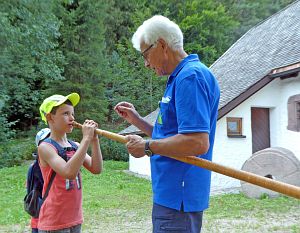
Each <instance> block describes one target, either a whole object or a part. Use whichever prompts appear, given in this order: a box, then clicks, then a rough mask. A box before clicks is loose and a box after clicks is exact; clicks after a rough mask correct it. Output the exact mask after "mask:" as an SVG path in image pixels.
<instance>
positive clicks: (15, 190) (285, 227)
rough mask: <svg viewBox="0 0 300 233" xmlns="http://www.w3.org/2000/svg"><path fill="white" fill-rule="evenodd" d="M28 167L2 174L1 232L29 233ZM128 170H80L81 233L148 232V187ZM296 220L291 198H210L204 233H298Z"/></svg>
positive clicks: (298, 211)
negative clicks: (25, 203)
mask: <svg viewBox="0 0 300 233" xmlns="http://www.w3.org/2000/svg"><path fill="white" fill-rule="evenodd" d="M27 168H28V165H26V164H25V165H22V166H18V167H11V168H3V169H0V177H1V182H0V192H1V195H0V232H29V227H28V222H29V215H27V213H25V211H24V210H23V197H24V195H25V179H26V172H27ZM126 169H128V163H126V162H113V161H105V163H104V172H103V173H102V174H101V175H99V176H95V175H92V174H90V173H88V172H86V171H85V170H84V171H83V185H84V186H83V193H84V194H83V195H84V199H83V210H84V218H85V222H84V225H83V232H100V233H106V232H126V233H131V232H132V233H143V232H145V233H148V232H151V208H152V194H151V183H150V181H148V180H145V179H142V178H138V177H135V176H132V175H129V174H127V173H124V170H126ZM299 219H300V201H299V200H297V199H294V198H288V197H284V196H281V197H279V198H276V199H268V198H267V197H265V198H262V199H249V198H247V197H245V196H244V195H242V194H226V195H218V196H213V197H212V198H211V203H210V208H209V209H208V210H207V211H206V212H205V215H204V222H203V231H202V232H204V233H208V232H243V233H246V232H259V233H263V232H278V233H279V232H280V233H282V232H291V233H299V232H300V224H299V223H300V220H299Z"/></svg>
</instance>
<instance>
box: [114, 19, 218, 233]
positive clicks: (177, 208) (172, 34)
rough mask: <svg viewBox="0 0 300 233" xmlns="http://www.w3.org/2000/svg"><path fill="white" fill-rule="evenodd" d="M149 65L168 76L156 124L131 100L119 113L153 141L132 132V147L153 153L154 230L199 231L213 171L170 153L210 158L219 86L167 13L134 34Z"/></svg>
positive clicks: (135, 153)
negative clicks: (189, 49) (188, 50)
mask: <svg viewBox="0 0 300 233" xmlns="http://www.w3.org/2000/svg"><path fill="white" fill-rule="evenodd" d="M132 43H133V46H134V47H135V48H136V49H137V50H138V51H141V53H142V55H143V57H144V61H145V66H146V67H148V68H150V69H153V70H154V71H155V73H156V74H157V75H158V76H162V75H169V78H168V81H167V85H166V89H165V93H164V96H163V97H162V99H161V101H160V106H159V107H160V111H159V114H158V117H157V120H156V122H155V125H154V127H153V126H152V125H150V124H149V123H147V122H146V121H145V120H143V118H142V117H141V116H140V115H139V114H138V112H137V111H136V110H135V108H134V106H133V105H132V104H131V103H128V102H120V103H118V104H117V105H116V106H115V111H116V112H117V113H118V114H119V116H121V117H123V118H124V119H125V120H127V121H128V122H129V123H131V124H133V125H135V126H136V127H138V128H139V129H140V130H142V131H143V132H144V133H145V134H146V135H148V136H149V137H152V140H143V139H142V138H141V137H139V136H137V135H129V136H127V139H128V143H127V145H126V146H127V149H128V151H129V153H130V154H131V155H132V156H134V157H136V158H139V157H142V156H144V155H145V154H147V155H148V156H150V161H151V176H152V189H153V202H154V203H153V209H152V223H153V232H154V233H158V232H160V233H161V232H170V231H172V232H174V233H175V232H178V233H179V232H191V233H196V232H197V233H199V232H200V231H201V226H202V215H203V211H204V210H205V209H206V208H208V202H209V192H210V176H211V173H210V171H208V170H205V169H202V168H199V167H196V166H193V165H189V164H185V163H182V162H180V161H177V160H174V159H171V158H168V157H167V156H178V157H181V156H200V157H201V158H204V159H208V160H211V159H212V150H213V145H214V136H215V128H216V121H217V113H218V102H219V97H220V90H219V87H218V84H217V81H216V79H215V77H214V76H213V74H212V73H211V72H210V71H209V69H208V68H207V67H206V66H205V65H203V64H202V63H201V62H200V60H199V58H198V56H197V55H196V54H191V55H188V54H187V53H186V52H185V51H184V49H183V35H182V32H181V30H180V28H179V27H178V25H176V24H175V23H174V22H172V21H170V20H169V19H168V18H166V17H163V16H154V17H152V18H150V19H148V20H146V21H145V22H144V23H143V24H142V25H141V26H140V27H139V28H138V29H137V31H136V32H135V34H134V35H133V38H132Z"/></svg>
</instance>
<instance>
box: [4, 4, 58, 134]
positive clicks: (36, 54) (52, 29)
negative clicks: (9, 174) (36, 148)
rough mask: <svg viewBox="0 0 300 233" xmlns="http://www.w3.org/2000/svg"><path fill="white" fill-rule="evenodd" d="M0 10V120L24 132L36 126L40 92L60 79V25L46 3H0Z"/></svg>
mask: <svg viewBox="0 0 300 233" xmlns="http://www.w3.org/2000/svg"><path fill="white" fill-rule="evenodd" d="M0 8H1V14H0V23H1V27H0V28H1V29H0V30H1V33H0V41H1V45H2V50H1V51H2V52H1V56H0V59H1V64H3V66H2V67H1V69H0V77H1V84H2V85H3V86H4V87H5V88H4V91H3V92H4V93H5V95H6V96H7V100H6V101H5V105H4V107H3V109H2V111H3V112H2V117H4V118H7V120H8V121H9V122H15V123H16V124H15V126H16V127H17V128H19V129H22V130H24V129H28V128H29V127H30V126H31V125H33V124H36V119H35V117H36V115H37V112H38V111H37V109H38V103H39V102H40V100H41V90H40V89H41V88H46V87H47V84H48V83H49V82H51V81H52V80H57V79H62V76H61V75H60V73H61V71H62V67H61V64H63V57H62V54H61V52H60V51H59V50H57V46H58V43H57V39H58V37H59V35H60V34H59V31H58V29H59V27H60V23H59V21H58V20H57V19H56V17H55V16H54V15H53V14H52V12H51V5H50V4H49V3H48V1H46V0H43V1H37V0H32V1H1V3H0ZM3 113H5V115H3ZM16 127H14V128H16Z"/></svg>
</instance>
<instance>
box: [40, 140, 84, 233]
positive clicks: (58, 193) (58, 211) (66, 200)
mask: <svg viewBox="0 0 300 233" xmlns="http://www.w3.org/2000/svg"><path fill="white" fill-rule="evenodd" d="M42 143H47V142H42ZM48 144H49V143H48ZM49 145H51V144H49ZM51 146H52V147H53V148H55V147H54V146H53V145H51ZM55 150H56V149H55ZM74 153H75V151H70V152H67V157H68V158H71V157H72V156H73V155H74ZM40 167H41V171H42V175H43V179H44V187H43V196H44V194H45V192H46V187H47V186H48V183H49V180H50V177H51V174H52V171H53V170H52V168H51V167H50V166H46V167H43V166H41V165H40ZM82 222H83V215H82V185H81V175H80V171H79V172H78V175H77V177H76V179H75V180H68V179H64V178H62V177H61V176H60V175H59V174H56V176H55V178H54V180H53V183H52V186H51V188H50V190H49V193H48V197H47V198H46V200H45V202H44V203H43V205H42V207H41V210H40V214H39V221H38V229H39V230H59V229H64V228H69V227H72V226H75V225H78V224H82Z"/></svg>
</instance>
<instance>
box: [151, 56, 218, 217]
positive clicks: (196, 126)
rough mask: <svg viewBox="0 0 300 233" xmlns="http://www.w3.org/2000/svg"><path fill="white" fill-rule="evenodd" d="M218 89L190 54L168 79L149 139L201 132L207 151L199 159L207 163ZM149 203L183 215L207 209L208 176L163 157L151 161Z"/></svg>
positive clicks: (192, 166) (207, 172)
mask: <svg viewBox="0 0 300 233" xmlns="http://www.w3.org/2000/svg"><path fill="white" fill-rule="evenodd" d="M219 98H220V89H219V86H218V83H217V80H216V78H215V77H214V76H213V74H212V73H211V72H210V70H209V69H208V68H207V67H206V66H205V65H204V64H202V63H201V62H200V60H199V58H198V55H196V54H191V55H189V56H188V57H186V58H185V59H184V60H182V61H181V62H180V63H179V64H178V66H177V67H176V68H175V70H174V71H173V73H172V74H171V75H170V77H169V79H168V82H167V86H166V89H165V93H164V96H163V97H162V99H161V101H160V104H159V105H160V106H159V107H160V111H159V114H158V117H157V119H156V122H155V125H154V128H153V132H152V138H153V139H162V138H167V137H170V136H173V135H176V134H185V133H196V132H203V133H208V134H209V142H210V148H209V150H208V152H207V153H206V154H203V155H199V156H201V158H204V159H207V160H211V159H212V150H213V145H214V137H215V129H216V122H217V114H218V103H219ZM150 161H151V176H152V189H153V199H154V200H153V201H154V203H156V204H159V205H162V206H166V207H169V208H172V209H176V210H180V207H181V203H183V205H184V211H185V212H194V211H203V210H205V209H206V208H208V204H209V193H210V178H211V172H210V171H208V170H206V169H203V168H199V167H196V166H194V165H189V164H186V163H183V162H180V161H177V160H174V159H171V158H168V157H165V156H160V155H158V154H155V155H154V156H152V157H151V160H150Z"/></svg>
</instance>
